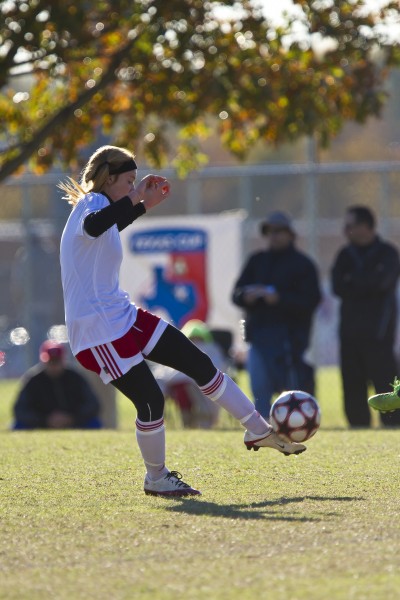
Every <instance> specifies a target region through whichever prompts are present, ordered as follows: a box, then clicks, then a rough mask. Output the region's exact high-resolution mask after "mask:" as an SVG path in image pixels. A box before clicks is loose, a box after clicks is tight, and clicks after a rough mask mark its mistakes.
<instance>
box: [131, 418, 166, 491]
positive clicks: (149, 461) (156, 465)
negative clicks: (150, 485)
mask: <svg viewBox="0 0 400 600" xmlns="http://www.w3.org/2000/svg"><path fill="white" fill-rule="evenodd" d="M136 439H137V443H138V446H139V449H140V452H141V454H142V457H143V460H144V464H145V466H146V470H147V475H148V477H149V478H150V479H152V480H153V481H155V480H157V479H160V478H161V477H162V476H163V475H165V474H166V473H168V469H167V467H166V466H165V427H164V419H163V418H161V419H158V421H148V422H144V421H140V420H139V419H136Z"/></svg>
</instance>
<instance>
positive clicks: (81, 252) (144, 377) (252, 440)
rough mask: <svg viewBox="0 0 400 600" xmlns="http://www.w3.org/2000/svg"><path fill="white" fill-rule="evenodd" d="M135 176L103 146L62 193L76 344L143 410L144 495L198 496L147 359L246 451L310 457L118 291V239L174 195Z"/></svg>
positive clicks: (192, 349) (181, 339)
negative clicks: (197, 397)
mask: <svg viewBox="0 0 400 600" xmlns="http://www.w3.org/2000/svg"><path fill="white" fill-rule="evenodd" d="M136 175H137V166H136V162H135V159H134V155H133V154H132V153H131V152H130V151H128V150H126V149H124V148H119V147H116V146H103V147H101V148H99V149H98V150H96V152H94V153H93V155H92V156H91V157H90V158H89V160H88V162H87V164H86V166H85V168H84V170H83V172H82V176H81V181H80V183H78V182H77V181H75V180H74V179H72V178H68V180H67V181H65V182H62V183H60V184H59V187H60V188H61V189H62V190H63V191H64V192H65V193H66V196H65V198H66V199H67V200H68V201H69V203H70V204H71V205H72V206H73V209H72V211H71V214H70V216H69V218H68V221H67V223H66V225H65V228H64V231H63V235H62V239H61V254H60V260H61V274H62V284H63V292H64V304H65V319H66V325H67V330H68V337H69V342H70V346H71V350H72V352H73V354H74V355H75V356H76V358H77V360H78V361H79V362H80V363H81V364H82V365H83V366H84V367H85V368H87V369H89V370H92V371H95V372H96V373H97V374H98V375H99V376H100V377H101V379H102V380H103V381H104V383H111V384H112V385H114V386H115V387H116V388H117V389H118V390H120V391H121V392H122V393H123V394H124V395H125V396H127V397H128V398H129V399H130V400H131V401H132V402H133V404H134V405H135V408H136V411H137V418H136V439H137V443H138V446H139V449H140V452H141V454H142V457H143V461H144V464H145V468H146V475H145V480H144V491H145V493H146V494H152V495H156V496H188V495H196V494H199V493H200V492H199V491H198V490H196V489H194V488H192V487H191V486H190V485H188V484H187V483H185V482H184V481H183V480H182V476H181V474H180V473H179V472H178V471H170V470H169V469H168V468H167V467H166V465H165V429H164V396H163V394H162V392H161V389H160V387H159V386H158V384H157V382H156V380H155V378H154V376H153V375H152V373H151V370H150V368H149V366H148V365H147V363H146V361H145V360H144V359H145V358H148V359H149V360H151V361H153V362H156V363H160V364H163V365H167V366H170V367H172V368H174V369H176V370H179V371H182V372H183V373H185V374H186V375H188V376H189V377H191V378H192V379H194V381H196V383H197V385H198V386H199V388H200V389H201V391H202V392H203V393H204V394H205V395H206V396H208V397H209V398H210V399H211V400H214V401H215V402H216V403H217V404H218V405H220V406H222V407H224V408H225V409H226V410H227V411H228V412H229V413H231V414H232V415H233V416H234V417H235V418H236V419H238V420H239V421H240V423H241V424H242V425H243V426H244V427H246V431H245V436H244V443H245V445H246V446H247V448H248V449H251V448H254V450H258V449H259V448H260V447H269V448H274V449H275V450H278V451H279V452H282V453H283V454H299V453H301V452H304V450H306V448H305V446H303V445H302V444H296V443H287V442H285V441H283V440H282V439H281V438H279V437H278V436H277V435H276V434H275V433H274V432H273V430H272V427H271V426H270V425H269V424H268V423H267V422H266V421H265V420H264V419H263V418H262V417H261V416H260V415H259V413H258V412H257V411H256V410H255V407H254V404H253V403H252V402H251V401H250V400H249V398H247V396H246V395H245V394H244V393H243V392H242V391H241V390H240V389H239V388H238V387H237V386H236V384H235V383H234V382H233V381H232V380H231V379H230V378H229V377H228V376H227V375H226V374H224V373H222V372H221V371H220V370H218V369H217V368H216V367H215V366H214V364H213V362H212V361H211V359H210V358H209V357H208V356H207V355H206V354H205V353H203V352H202V351H201V350H199V348H197V347H196V346H195V345H194V344H193V343H192V342H191V341H190V340H189V339H188V338H187V337H186V336H185V335H184V334H183V333H182V332H181V331H179V330H178V329H177V328H175V327H173V326H172V325H170V324H169V323H167V322H166V321H164V320H163V319H161V318H159V317H157V316H156V315H153V314H152V313H149V312H147V311H145V310H143V309H141V308H139V307H137V306H135V304H134V303H133V302H131V300H130V298H129V296H128V294H127V293H126V292H125V291H123V290H122V289H121V288H120V286H119V269H120V265H121V261H122V246H121V240H120V235H119V232H120V231H121V230H123V229H124V228H125V227H128V226H129V225H131V223H133V221H135V219H137V218H139V217H141V216H143V215H144V214H146V213H147V212H148V211H149V210H151V209H152V208H154V207H156V206H157V205H158V204H160V203H161V202H163V201H165V200H166V198H167V197H168V196H169V194H170V184H169V182H168V181H167V179H165V178H164V177H160V176H156V175H147V176H146V177H144V178H143V179H142V180H141V181H140V182H139V183H138V184H137V185H136Z"/></svg>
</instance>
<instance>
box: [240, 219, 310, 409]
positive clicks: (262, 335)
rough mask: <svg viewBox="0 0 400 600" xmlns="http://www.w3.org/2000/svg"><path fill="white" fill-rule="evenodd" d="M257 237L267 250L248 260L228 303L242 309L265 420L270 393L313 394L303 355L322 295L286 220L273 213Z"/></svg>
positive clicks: (252, 372) (252, 376) (250, 364)
mask: <svg viewBox="0 0 400 600" xmlns="http://www.w3.org/2000/svg"><path fill="white" fill-rule="evenodd" d="M261 233H262V235H264V236H266V238H267V239H268V241H269V246H268V249H267V250H264V251H261V252H256V253H255V254H253V255H251V256H250V258H249V259H248V261H247V263H246V264H245V266H244V269H243V270H242V272H241V274H240V276H239V278H238V280H237V282H236V284H235V286H234V290H233V295H232V300H233V302H234V303H235V304H236V305H237V306H240V307H242V308H243V309H244V310H245V338H246V340H247V341H248V342H249V356H248V369H249V375H250V381H251V387H252V392H253V396H254V399H255V405H256V409H257V410H258V411H259V413H260V414H261V415H263V416H264V417H267V416H268V415H269V410H270V403H271V397H272V395H273V394H274V393H278V392H281V391H283V390H285V389H286V390H290V389H301V390H304V391H306V392H309V393H311V394H314V391H315V383H314V369H313V367H312V366H311V365H310V364H309V363H308V362H306V360H305V356H304V355H305V353H306V351H307V348H308V346H309V340H310V332H311V327H312V318H313V314H314V312H315V309H316V308H317V306H318V304H319V302H320V299H321V292H320V287H319V281H318V273H317V269H316V267H315V265H314V263H313V262H312V261H311V259H310V258H309V257H308V256H306V255H305V254H304V253H303V252H300V251H299V250H297V249H296V247H295V238H296V234H295V231H294V229H293V225H292V222H291V219H290V218H289V216H288V215H286V214H285V213H282V212H274V213H271V214H270V215H269V216H268V217H267V219H266V220H265V221H264V222H263V223H261Z"/></svg>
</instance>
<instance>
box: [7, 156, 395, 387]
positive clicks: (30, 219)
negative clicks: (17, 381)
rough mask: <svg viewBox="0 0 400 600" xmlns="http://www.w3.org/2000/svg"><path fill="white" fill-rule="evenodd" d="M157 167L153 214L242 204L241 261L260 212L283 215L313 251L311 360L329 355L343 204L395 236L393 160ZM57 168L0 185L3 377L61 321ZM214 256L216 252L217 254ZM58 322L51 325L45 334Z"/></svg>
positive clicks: (323, 361)
mask: <svg viewBox="0 0 400 600" xmlns="http://www.w3.org/2000/svg"><path fill="white" fill-rule="evenodd" d="M162 174H163V175H165V176H167V177H168V178H169V179H170V180H171V183H172V190H173V193H172V195H171V197H170V199H169V200H168V201H167V202H165V203H164V204H162V205H160V206H159V207H158V208H157V216H162V215H182V214H184V215H193V219H194V222H195V215H196V214H206V215H213V214H216V213H221V212H222V211H230V210H238V209H241V210H244V211H246V214H247V219H246V220H245V222H244V226H243V261H244V260H245V259H246V258H247V256H248V255H249V253H250V252H253V251H254V250H255V249H257V248H260V247H262V246H263V244H264V241H263V240H262V239H261V238H260V236H259V222H260V220H261V219H263V218H264V217H265V215H266V214H267V213H268V212H270V211H272V210H277V209H279V210H285V211H287V212H289V213H290V214H291V215H292V217H293V219H294V225H295V228H296V231H297V233H298V240H297V242H298V246H299V247H300V248H302V249H303V250H305V251H306V252H308V253H309V254H310V255H311V256H313V257H314V259H315V261H316V263H317V265H318V268H319V272H320V276H321V282H322V286H323V290H324V300H323V302H322V304H321V306H320V308H319V310H318V314H317V317H316V319H315V324H314V339H313V347H312V356H311V358H312V359H314V362H316V364H317V365H318V366H321V365H335V364H336V363H337V335H336V327H337V312H338V311H337V308H338V306H337V301H336V300H335V298H334V297H333V296H332V294H331V292H330V285H329V272H330V267H331V264H332V262H333V259H334V256H335V254H336V252H337V250H338V248H339V247H340V246H341V245H342V244H343V243H344V238H343V231H342V225H343V216H344V213H345V210H346V208H347V207H348V206H349V205H351V204H364V205H367V206H369V207H370V208H372V209H373V210H374V211H375V213H376V214H377V217H378V229H379V233H380V234H381V235H382V236H383V237H384V238H386V239H387V240H390V241H392V242H393V243H394V244H395V245H397V244H398V241H399V240H400V202H399V201H398V195H399V189H400V162H386V163H343V164H342V163H326V164H316V163H312V162H310V163H304V164H277V165H254V166H242V167H209V168H206V169H204V170H203V171H202V172H201V173H197V174H192V175H191V176H189V177H188V178H187V179H185V180H179V179H177V178H176V176H175V174H174V172H173V171H168V170H165V171H162ZM141 175H143V173H140V172H139V177H140V176H141ZM63 177H64V175H63V174H62V173H52V174H50V175H45V176H41V177H36V176H32V175H24V176H21V177H16V178H12V179H10V180H8V181H7V182H6V183H5V184H3V185H0V193H1V203H0V286H1V290H2V293H1V295H0V363H1V365H2V366H1V368H0V377H3V378H6V377H19V376H20V375H21V374H22V373H23V372H24V371H25V369H26V368H28V367H30V366H31V365H32V364H34V363H36V362H37V357H38V348H39V345H40V343H41V342H42V341H43V339H45V338H46V337H47V336H48V335H49V331H50V330H51V328H52V327H55V326H56V327H57V326H60V325H62V324H63V323H64V309H63V301H62V290H61V283H60V267H59V240H60V236H61V232H62V229H63V226H64V223H65V221H66V219H67V217H68V214H69V211H70V207H69V205H68V204H67V203H66V202H65V201H64V200H62V198H61V192H59V190H57V187H56V185H57V183H58V182H59V181H60V179H62V178H63ZM226 252H227V253H229V248H226ZM219 260H221V261H224V256H223V255H221V256H220V258H219ZM241 266H242V265H238V273H239V270H240V268H241ZM230 292H231V290H227V294H229V295H230ZM57 332H58V333H57ZM60 332H62V329H56V330H54V329H53V330H52V334H53V335H54V334H55V333H56V334H57V335H58V336H60V335H62V333H60Z"/></svg>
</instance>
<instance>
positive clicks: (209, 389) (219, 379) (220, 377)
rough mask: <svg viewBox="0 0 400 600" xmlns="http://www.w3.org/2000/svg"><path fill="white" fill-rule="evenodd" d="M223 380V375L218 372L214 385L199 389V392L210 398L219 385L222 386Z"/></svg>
mask: <svg viewBox="0 0 400 600" xmlns="http://www.w3.org/2000/svg"><path fill="white" fill-rule="evenodd" d="M223 380H224V376H223V374H222V373H221V371H220V372H219V375H218V377H217V380H216V381H215V383H213V384H212V385H209V386H208V387H206V388H201V391H202V392H203V394H205V395H206V396H210V395H211V394H212V393H213V392H215V390H217V389H218V388H219V387H220V385H221V384H222V382H223Z"/></svg>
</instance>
